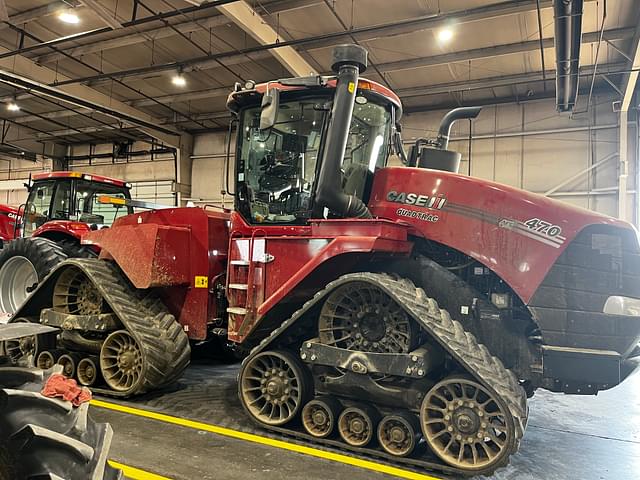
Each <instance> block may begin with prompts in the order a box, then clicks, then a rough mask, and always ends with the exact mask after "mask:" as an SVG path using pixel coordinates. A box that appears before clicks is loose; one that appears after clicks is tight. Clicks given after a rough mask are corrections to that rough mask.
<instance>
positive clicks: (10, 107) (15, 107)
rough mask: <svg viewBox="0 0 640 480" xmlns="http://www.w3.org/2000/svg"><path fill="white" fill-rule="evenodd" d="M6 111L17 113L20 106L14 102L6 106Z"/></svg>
mask: <svg viewBox="0 0 640 480" xmlns="http://www.w3.org/2000/svg"><path fill="white" fill-rule="evenodd" d="M7 110H9V111H10V112H17V111H18V110H20V106H19V105H18V104H17V103H16V102H10V103H8V104H7Z"/></svg>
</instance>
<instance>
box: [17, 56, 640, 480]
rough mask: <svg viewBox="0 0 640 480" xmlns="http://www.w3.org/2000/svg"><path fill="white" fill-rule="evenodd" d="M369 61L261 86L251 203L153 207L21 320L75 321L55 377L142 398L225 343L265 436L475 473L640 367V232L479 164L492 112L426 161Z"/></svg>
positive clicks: (243, 118) (245, 156)
mask: <svg viewBox="0 0 640 480" xmlns="http://www.w3.org/2000/svg"><path fill="white" fill-rule="evenodd" d="M366 64H367V58H366V51H364V50H363V49H361V48H360V47H358V46H353V45H347V46H341V47H338V48H336V50H335V52H334V71H335V75H334V76H330V77H324V76H317V77H316V76H314V77H304V78H290V79H282V80H278V81H274V82H269V83H266V84H258V85H256V84H254V83H252V82H249V83H247V84H246V85H244V86H242V85H238V86H237V87H236V89H235V90H234V92H232V93H231V95H230V96H229V101H228V107H229V109H230V110H231V112H232V113H233V116H234V122H235V123H236V124H237V125H236V132H237V145H236V155H235V172H234V177H235V193H234V195H235V211H234V212H232V213H229V212H226V211H219V212H218V211H210V210H204V209H198V208H191V209H187V208H173V209H166V210H159V211H151V212H144V213H140V214H134V215H129V216H126V217H122V218H119V219H118V220H117V221H116V222H115V223H114V225H113V227H112V228H110V229H104V230H99V231H96V232H92V233H90V234H88V235H87V236H86V237H84V238H83V242H85V243H87V244H91V245H94V246H96V245H97V246H99V247H100V249H101V253H100V259H75V260H69V261H67V262H64V263H62V264H60V265H59V266H58V267H57V268H56V269H54V270H53V272H52V273H51V274H50V276H49V277H48V278H47V279H46V280H45V281H44V282H42V283H41V284H40V285H39V286H38V288H37V289H36V290H35V291H34V292H33V294H32V296H31V297H29V299H28V300H27V302H26V303H25V304H24V305H23V306H22V307H21V308H20V309H19V310H18V311H17V312H16V314H15V316H14V319H15V318H18V317H19V318H26V319H29V320H32V321H38V322H39V323H40V324H41V326H42V325H50V326H53V327H55V328H56V329H57V333H55V334H54V336H55V339H54V340H53V343H49V344H47V343H46V341H45V340H43V341H42V342H41V341H40V340H39V339H40V338H45V339H46V338H50V337H46V336H45V337H37V338H38V340H37V341H36V342H35V346H33V347H32V348H33V350H35V356H36V358H37V360H38V363H42V364H43V365H44V364H48V362H51V361H53V360H55V359H56V358H57V357H56V356H58V355H60V354H62V355H67V356H69V357H70V358H72V359H74V358H76V359H78V363H77V365H76V368H75V370H72V369H70V373H71V374H75V375H76V376H77V378H78V379H79V380H81V381H83V380H82V379H83V378H85V375H86V371H87V370H86V368H81V363H82V365H83V366H86V365H89V364H90V365H91V366H92V370H91V371H93V372H96V373H95V380H94V381H95V383H94V385H95V386H97V387H98V388H102V391H104V392H105V393H108V394H112V395H133V394H136V393H140V392H143V391H148V390H149V389H151V388H156V387H158V386H161V385H163V384H165V383H167V382H169V381H172V380H173V379H175V378H176V377H177V376H178V375H179V374H180V372H181V371H182V369H184V368H185V366H186V365H187V362H188V357H189V351H188V349H189V346H188V345H189V344H188V339H190V340H193V341H202V340H206V339H210V338H212V337H218V338H220V337H222V338H224V339H226V340H227V341H229V342H232V343H234V344H235V345H238V346H239V348H241V349H242V350H244V351H247V352H250V353H249V354H248V356H247V357H246V358H245V359H244V361H243V362H242V366H241V369H240V373H239V379H238V393H239V397H240V401H241V403H242V405H243V407H244V409H245V411H246V413H247V415H248V416H249V417H250V418H251V419H252V420H253V421H254V422H255V423H256V424H257V425H259V426H260V427H261V428H266V429H268V430H271V431H272V432H274V433H278V434H283V435H286V436H293V437H296V438H297V439H299V440H300V441H303V442H309V443H311V444H321V445H325V446H328V447H331V448H339V449H343V450H345V451H347V452H350V454H353V455H358V456H363V457H371V458H375V459H377V460H382V461H385V462H388V463H392V464H395V465H399V466H403V467H405V468H412V469H418V470H420V469H427V470H434V469H435V470H440V471H443V472H446V473H449V474H455V475H460V474H462V475H472V474H488V473H491V472H492V471H494V470H495V469H497V468H499V467H501V466H503V465H505V464H507V463H508V461H509V457H510V456H511V455H512V454H513V453H515V452H516V451H517V450H518V447H519V444H520V440H521V439H522V436H523V434H524V431H525V428H526V425H527V417H528V407H527V398H528V397H529V396H531V395H533V393H534V392H535V390H536V389H538V388H544V389H547V390H551V391H554V392H564V393H568V394H583V395H584V394H596V393H597V392H598V391H601V390H605V389H608V388H612V387H614V386H615V385H618V384H619V383H620V382H622V381H623V380H624V379H625V378H626V377H627V376H629V375H630V373H631V372H632V371H634V369H635V368H636V366H637V363H638V359H639V358H640V349H639V348H638V346H637V345H638V340H639V339H640V315H639V313H638V312H640V281H639V280H640V245H639V243H638V237H637V233H636V231H635V230H634V228H633V227H632V226H631V225H629V224H627V223H625V222H622V221H619V220H616V219H612V218H609V217H605V216H602V215H599V214H596V213H593V212H589V211H586V210H582V209H578V208H575V207H571V206H569V205H566V204H563V203H559V202H556V201H553V200H550V199H548V198H545V197H542V196H539V195H535V194H532V193H529V192H525V191H522V190H519V189H516V188H512V187H509V186H505V185H501V184H497V183H494V182H488V181H485V180H480V179H475V178H470V177H467V176H464V175H460V174H458V173H457V170H458V166H459V163H460V157H461V156H460V154H459V153H457V152H453V151H450V150H449V149H448V143H449V132H450V129H451V125H452V123H453V122H455V121H456V120H459V119H463V118H474V117H476V116H477V115H478V114H479V113H480V109H479V108H464V109H456V110H454V111H452V112H450V113H449V114H447V115H446V116H445V117H444V119H443V121H442V124H441V126H440V129H439V133H438V136H437V138H435V139H419V140H418V141H416V143H415V145H413V147H412V149H411V150H410V152H409V154H405V152H404V150H403V143H402V139H401V136H400V127H399V125H400V124H399V122H400V119H401V115H402V105H401V103H400V100H399V98H398V97H397V96H396V95H395V94H394V93H393V92H391V91H390V90H389V89H387V88H386V87H384V86H382V85H380V84H378V83H376V82H373V81H370V80H366V79H363V78H361V77H360V74H361V73H362V72H363V71H364V70H365V68H366ZM392 153H395V154H397V155H398V156H399V157H400V158H401V159H402V160H403V162H404V164H405V165H404V166H397V167H393V166H389V165H388V160H389V157H390V155H391V154H392ZM230 163H231V162H227V167H228V168H229V165H230ZM34 325H35V324H34ZM35 333H38V332H34V334H35ZM58 359H59V357H58ZM88 362H90V363H88ZM67 363H68V362H67Z"/></svg>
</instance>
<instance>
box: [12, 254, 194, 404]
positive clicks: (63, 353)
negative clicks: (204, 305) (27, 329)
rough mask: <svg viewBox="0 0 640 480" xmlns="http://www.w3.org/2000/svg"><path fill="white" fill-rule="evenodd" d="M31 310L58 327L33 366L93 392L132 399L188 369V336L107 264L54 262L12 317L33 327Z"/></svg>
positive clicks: (161, 306) (160, 307) (150, 298)
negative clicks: (59, 371)
mask: <svg viewBox="0 0 640 480" xmlns="http://www.w3.org/2000/svg"><path fill="white" fill-rule="evenodd" d="M36 312H39V313H40V312H41V313H40V318H39V321H40V322H41V323H43V324H47V325H51V326H56V327H59V328H60V329H61V332H60V333H59V334H58V335H57V339H54V343H53V345H48V348H38V351H37V352H36V354H35V363H36V365H37V366H40V367H43V368H46V367H48V366H50V365H51V364H53V363H60V364H62V365H63V366H64V367H65V373H66V374H67V376H69V377H74V378H76V379H77V380H78V381H79V383H81V384H82V385H86V386H91V388H92V390H93V391H95V392H97V393H101V394H105V395H110V396H118V397H129V396H132V395H139V394H142V393H145V392H148V391H151V390H154V389H157V388H160V387H162V386H164V385H167V384H169V383H171V382H173V381H175V380H176V379H177V378H178V377H179V376H180V375H181V374H182V372H183V371H184V369H185V368H186V367H187V365H188V363H189V357H190V348H189V341H188V337H187V335H186V333H185V332H184V331H183V329H182V327H181V325H180V324H179V323H178V322H177V321H176V319H175V317H174V316H173V315H171V314H170V313H169V312H168V311H167V309H166V307H165V306H164V304H163V303H162V301H161V300H160V299H159V298H158V297H157V296H156V295H154V294H153V293H149V292H144V291H139V290H136V289H135V288H134V287H133V286H132V285H131V284H130V282H129V281H128V280H127V279H126V278H125V277H124V276H123V274H122V273H121V272H120V271H119V269H118V268H117V267H116V266H114V265H113V264H111V263H110V262H108V261H103V260H97V259H73V260H67V261H66V262H64V263H62V264H60V265H59V266H58V267H57V268H56V269H55V270H54V271H53V272H52V273H51V275H50V276H49V277H47V280H46V281H45V282H43V283H42V284H41V285H39V286H38V289H37V290H36V291H35V292H34V294H33V295H32V296H31V297H30V298H29V300H28V301H27V303H26V304H25V305H23V306H22V307H21V308H20V311H19V312H18V315H16V317H14V318H17V317H18V316H22V315H24V317H23V318H29V319H30V320H31V321H37V320H38V319H37V317H36V318H34V317H33V314H35V313H36ZM30 314H31V317H30V316H29V315H30ZM40 343H42V342H40ZM49 343H51V338H49Z"/></svg>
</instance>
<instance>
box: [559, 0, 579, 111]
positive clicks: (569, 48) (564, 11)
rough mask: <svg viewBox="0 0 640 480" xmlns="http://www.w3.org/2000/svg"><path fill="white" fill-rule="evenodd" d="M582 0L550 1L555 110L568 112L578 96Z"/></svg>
mask: <svg viewBox="0 0 640 480" xmlns="http://www.w3.org/2000/svg"><path fill="white" fill-rule="evenodd" d="M582 3H583V2H582V0H554V2H553V16H554V22H555V44H556V109H557V110H558V111H559V112H570V111H572V110H573V107H574V106H575V104H576V97H577V96H578V79H579V76H578V72H579V63H580V43H581V41H582Z"/></svg>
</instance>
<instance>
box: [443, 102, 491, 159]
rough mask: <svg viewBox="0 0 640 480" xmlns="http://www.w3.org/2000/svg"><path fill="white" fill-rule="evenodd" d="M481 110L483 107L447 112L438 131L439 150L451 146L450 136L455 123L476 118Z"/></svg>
mask: <svg viewBox="0 0 640 480" xmlns="http://www.w3.org/2000/svg"><path fill="white" fill-rule="evenodd" d="M481 110H482V107H460V108H454V109H453V110H451V111H449V112H447V114H446V115H445V116H444V117H443V118H442V121H441V122H440V128H439V129H438V139H437V142H438V148H439V149H440V150H446V149H447V147H448V146H449V135H450V134H451V126H452V125H453V122H456V121H458V120H464V119H465V118H476V117H477V116H478V115H480V111H481Z"/></svg>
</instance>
